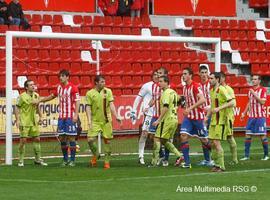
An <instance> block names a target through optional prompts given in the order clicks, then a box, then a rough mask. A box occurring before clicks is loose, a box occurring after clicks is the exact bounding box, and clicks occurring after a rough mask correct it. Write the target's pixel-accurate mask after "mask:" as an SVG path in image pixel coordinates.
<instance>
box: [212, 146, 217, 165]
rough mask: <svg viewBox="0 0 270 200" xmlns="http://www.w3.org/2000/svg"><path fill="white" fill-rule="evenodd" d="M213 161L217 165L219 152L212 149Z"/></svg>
mask: <svg viewBox="0 0 270 200" xmlns="http://www.w3.org/2000/svg"><path fill="white" fill-rule="evenodd" d="M211 159H212V160H213V161H214V162H215V163H216V160H217V151H216V149H214V148H212V149H211Z"/></svg>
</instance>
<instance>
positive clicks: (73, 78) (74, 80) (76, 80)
mask: <svg viewBox="0 0 270 200" xmlns="http://www.w3.org/2000/svg"><path fill="white" fill-rule="evenodd" d="M70 82H71V83H73V84H74V85H75V86H77V87H81V81H80V79H79V77H78V76H71V77H70Z"/></svg>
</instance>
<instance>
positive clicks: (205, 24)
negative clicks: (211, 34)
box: [202, 19, 211, 29]
mask: <svg viewBox="0 0 270 200" xmlns="http://www.w3.org/2000/svg"><path fill="white" fill-rule="evenodd" d="M202 28H203V29H209V28H211V22H210V19H203V20H202Z"/></svg>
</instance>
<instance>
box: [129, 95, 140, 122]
mask: <svg viewBox="0 0 270 200" xmlns="http://www.w3.org/2000/svg"><path fill="white" fill-rule="evenodd" d="M141 100H142V96H140V95H137V96H136V98H135V100H134V103H133V107H132V111H131V113H130V118H131V120H132V121H135V120H136V118H137V117H136V113H137V108H138V105H139V104H140V102H141Z"/></svg>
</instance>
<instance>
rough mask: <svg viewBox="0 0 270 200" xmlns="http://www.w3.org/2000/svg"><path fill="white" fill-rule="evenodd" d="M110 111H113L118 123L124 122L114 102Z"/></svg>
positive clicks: (111, 103)
mask: <svg viewBox="0 0 270 200" xmlns="http://www.w3.org/2000/svg"><path fill="white" fill-rule="evenodd" d="M110 109H111V111H112V114H113V115H114V117H115V118H116V120H117V121H118V122H121V121H122V120H121V117H120V116H118V114H117V112H116V109H115V105H114V103H113V101H111V102H110Z"/></svg>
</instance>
